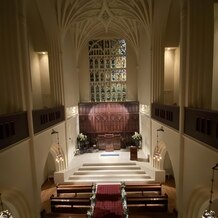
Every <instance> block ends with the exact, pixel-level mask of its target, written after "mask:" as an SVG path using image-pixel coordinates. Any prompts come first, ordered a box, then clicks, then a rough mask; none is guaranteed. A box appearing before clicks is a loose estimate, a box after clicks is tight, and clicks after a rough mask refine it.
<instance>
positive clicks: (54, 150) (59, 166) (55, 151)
mask: <svg viewBox="0 0 218 218" xmlns="http://www.w3.org/2000/svg"><path fill="white" fill-rule="evenodd" d="M59 154H60V155H61V156H62V157H63V161H60V162H57V161H56V157H57V155H59ZM49 155H51V157H52V159H53V161H54V163H55V171H56V172H57V171H60V170H64V169H66V158H65V154H64V151H63V149H62V147H61V146H60V145H58V144H53V145H52V146H51V148H50V150H49V153H48V158H49ZM48 158H47V160H48ZM46 163H47V162H46Z"/></svg>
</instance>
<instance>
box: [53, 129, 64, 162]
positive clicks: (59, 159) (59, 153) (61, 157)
mask: <svg viewBox="0 0 218 218" xmlns="http://www.w3.org/2000/svg"><path fill="white" fill-rule="evenodd" d="M51 134H52V135H53V134H57V144H58V152H57V154H56V158H55V161H56V162H57V163H60V162H63V161H64V158H63V156H62V154H61V149H60V144H59V132H57V131H55V130H54V129H52V131H51Z"/></svg>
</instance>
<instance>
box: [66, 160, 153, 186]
mask: <svg viewBox="0 0 218 218" xmlns="http://www.w3.org/2000/svg"><path fill="white" fill-rule="evenodd" d="M153 181H154V179H152V178H151V177H150V176H149V175H148V174H147V173H146V172H145V171H144V170H142V169H141V167H140V166H138V165H137V164H136V162H114V163H108V162H105V163H84V164H83V165H82V166H81V167H80V168H79V169H78V170H77V171H75V172H74V174H73V175H70V176H69V178H68V179H67V180H66V181H65V182H71V183H75V184H76V183H90V182H91V183H108V182H110V183H111V182H112V183H113V182H130V183H131V182H137V183H140V182H141V183H146V182H153Z"/></svg>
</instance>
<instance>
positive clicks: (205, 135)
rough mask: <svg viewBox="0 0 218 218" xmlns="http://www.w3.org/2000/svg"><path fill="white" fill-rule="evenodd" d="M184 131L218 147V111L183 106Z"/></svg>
mask: <svg viewBox="0 0 218 218" xmlns="http://www.w3.org/2000/svg"><path fill="white" fill-rule="evenodd" d="M184 122H185V125H184V133H185V134H187V135H189V136H192V137H193V138H196V139H198V140H199V141H202V142H204V143H206V144H208V145H210V146H212V147H214V148H216V149H218V111H210V110H203V109H196V108H185V120H184Z"/></svg>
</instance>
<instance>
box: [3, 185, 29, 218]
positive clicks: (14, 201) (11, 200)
mask: <svg viewBox="0 0 218 218" xmlns="http://www.w3.org/2000/svg"><path fill="white" fill-rule="evenodd" d="M0 192H1V199H2V203H3V206H4V209H5V210H6V209H7V210H9V211H10V212H11V213H12V216H13V217H16V218H29V217H32V216H33V214H32V213H31V210H30V207H29V204H28V201H27V200H26V199H25V198H24V196H23V195H22V194H21V193H20V192H19V191H17V190H12V189H7V188H0Z"/></svg>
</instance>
